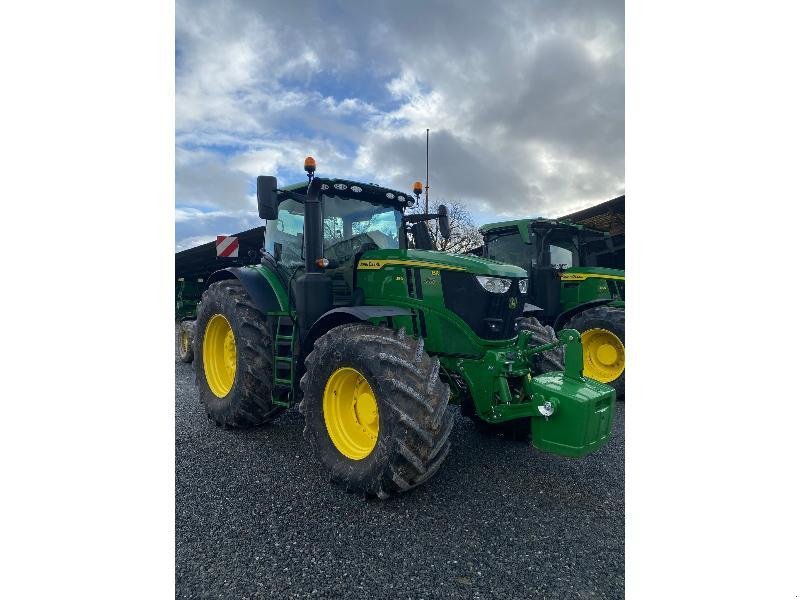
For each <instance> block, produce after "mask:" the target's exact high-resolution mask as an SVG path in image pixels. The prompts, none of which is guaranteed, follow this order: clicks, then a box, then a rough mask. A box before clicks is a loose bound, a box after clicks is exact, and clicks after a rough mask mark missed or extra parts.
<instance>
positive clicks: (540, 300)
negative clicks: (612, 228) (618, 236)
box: [481, 218, 609, 320]
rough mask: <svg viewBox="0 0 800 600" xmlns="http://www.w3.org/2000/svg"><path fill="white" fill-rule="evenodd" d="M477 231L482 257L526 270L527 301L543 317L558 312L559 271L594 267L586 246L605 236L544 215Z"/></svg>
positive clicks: (550, 317)
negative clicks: (481, 234)
mask: <svg viewBox="0 0 800 600" xmlns="http://www.w3.org/2000/svg"><path fill="white" fill-rule="evenodd" d="M481 232H482V233H483V236H484V246H483V252H484V256H485V257H486V258H491V259H493V260H497V261H500V262H505V263H510V264H513V265H517V266H519V267H522V268H523V269H525V270H526V271H528V273H529V274H530V284H529V286H528V301H529V302H530V303H532V304H534V305H535V306H537V307H538V308H540V309H542V312H541V313H539V314H541V316H543V317H545V319H546V320H550V319H553V318H555V317H556V316H557V315H558V314H559V313H560V312H561V309H562V301H561V286H560V280H561V278H562V274H563V273H564V272H565V271H567V270H569V269H573V268H576V267H594V266H595V265H596V253H594V252H592V251H591V250H590V247H591V245H592V244H597V243H598V242H602V241H604V240H606V239H607V238H608V237H609V235H608V234H607V233H605V232H603V231H596V230H594V229H589V228H587V227H584V226H582V225H575V224H573V223H571V222H569V221H567V220H555V219H544V218H538V219H523V220H519V221H507V222H505V223H496V224H489V225H484V226H483V227H481Z"/></svg>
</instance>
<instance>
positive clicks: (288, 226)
mask: <svg viewBox="0 0 800 600" xmlns="http://www.w3.org/2000/svg"><path fill="white" fill-rule="evenodd" d="M402 218H403V213H402V212H400V211H399V210H397V209H395V208H392V207H390V206H381V205H378V204H372V203H370V202H366V201H364V200H357V199H354V198H341V197H339V196H333V197H328V196H324V197H323V203H322V233H323V249H324V251H325V257H326V258H328V259H335V260H337V261H339V263H344V262H347V261H349V260H350V259H351V258H353V256H355V255H356V254H357V253H359V252H366V251H367V250H378V249H390V248H399V247H400V235H399V234H400V230H401V229H400V227H401V220H402ZM264 241H265V249H266V251H267V252H269V253H271V254H272V255H273V256H274V255H275V243H276V242H277V243H279V244H281V257H280V263H281V264H283V265H285V266H287V267H295V266H298V265H302V264H303V205H302V204H300V203H299V202H296V201H294V200H284V201H283V202H281V204H280V209H279V210H278V218H277V219H275V220H272V221H267V226H266V231H265V238H264Z"/></svg>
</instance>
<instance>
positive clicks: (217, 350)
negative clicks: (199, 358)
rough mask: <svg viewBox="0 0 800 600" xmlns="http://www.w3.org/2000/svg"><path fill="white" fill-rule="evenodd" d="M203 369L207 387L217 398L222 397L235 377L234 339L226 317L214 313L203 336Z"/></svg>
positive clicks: (225, 394)
mask: <svg viewBox="0 0 800 600" xmlns="http://www.w3.org/2000/svg"><path fill="white" fill-rule="evenodd" d="M203 369H204V370H205V373H206V381H207V382H208V387H209V388H210V389H211V391H212V392H213V393H214V395H215V396H217V397H218V398H224V397H225V396H227V395H228V392H230V391H231V388H232V387H233V380H234V379H235V378H236V339H235V338H234V336H233V329H231V324H230V323H229V322H228V319H226V318H225V317H223V316H222V315H214V316H213V317H211V320H209V322H208V325H206V332H205V335H204V336H203Z"/></svg>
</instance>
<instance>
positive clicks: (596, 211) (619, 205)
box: [559, 194, 625, 235]
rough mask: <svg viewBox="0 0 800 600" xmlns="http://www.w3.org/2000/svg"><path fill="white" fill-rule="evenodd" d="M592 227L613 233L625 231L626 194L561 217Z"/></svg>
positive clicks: (617, 233)
mask: <svg viewBox="0 0 800 600" xmlns="http://www.w3.org/2000/svg"><path fill="white" fill-rule="evenodd" d="M559 219H569V220H570V221H572V222H573V223H577V224H579V225H585V226H586V227H591V228H592V229H599V230H600V231H608V232H609V233H610V234H611V235H619V234H624V233H625V194H623V195H622V196H617V197H616V198H612V199H611V200H607V201H605V202H601V203H600V204H595V205H594V206H590V207H589V208H584V209H583V210H579V211H577V212H574V213H572V214H569V215H564V216H563V217H559Z"/></svg>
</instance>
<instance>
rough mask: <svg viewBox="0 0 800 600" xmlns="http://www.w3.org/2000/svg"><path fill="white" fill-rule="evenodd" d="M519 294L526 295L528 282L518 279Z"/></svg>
mask: <svg viewBox="0 0 800 600" xmlns="http://www.w3.org/2000/svg"><path fill="white" fill-rule="evenodd" d="M519 292H520V294H527V293H528V280H527V279H520V280H519Z"/></svg>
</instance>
